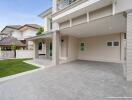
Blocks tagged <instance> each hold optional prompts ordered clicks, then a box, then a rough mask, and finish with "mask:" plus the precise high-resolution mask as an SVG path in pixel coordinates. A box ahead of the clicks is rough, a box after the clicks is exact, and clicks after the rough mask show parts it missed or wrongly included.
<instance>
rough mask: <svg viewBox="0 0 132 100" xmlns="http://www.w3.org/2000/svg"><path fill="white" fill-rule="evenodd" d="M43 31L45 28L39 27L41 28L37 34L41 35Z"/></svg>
mask: <svg viewBox="0 0 132 100" xmlns="http://www.w3.org/2000/svg"><path fill="white" fill-rule="evenodd" d="M43 32H44V29H43V28H39V29H38V30H37V33H36V35H41V34H42V33H43Z"/></svg>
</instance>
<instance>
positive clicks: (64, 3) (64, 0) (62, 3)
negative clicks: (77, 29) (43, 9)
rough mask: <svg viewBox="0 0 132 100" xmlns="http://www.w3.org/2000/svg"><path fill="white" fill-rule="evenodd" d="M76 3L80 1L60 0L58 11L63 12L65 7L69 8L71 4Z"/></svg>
mask: <svg viewBox="0 0 132 100" xmlns="http://www.w3.org/2000/svg"><path fill="white" fill-rule="evenodd" d="M75 1H78V0H59V1H58V4H57V7H58V10H61V9H63V8H65V7H67V6H69V5H70V4H72V3H74V2H75Z"/></svg>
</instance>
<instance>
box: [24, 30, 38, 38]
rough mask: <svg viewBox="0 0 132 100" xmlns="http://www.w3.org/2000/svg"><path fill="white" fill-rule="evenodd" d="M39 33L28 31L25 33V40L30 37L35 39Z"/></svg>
mask: <svg viewBox="0 0 132 100" xmlns="http://www.w3.org/2000/svg"><path fill="white" fill-rule="evenodd" d="M36 33H37V31H36V30H32V29H28V30H26V31H24V32H23V33H22V34H23V37H22V38H23V39H25V38H29V37H34V36H36Z"/></svg>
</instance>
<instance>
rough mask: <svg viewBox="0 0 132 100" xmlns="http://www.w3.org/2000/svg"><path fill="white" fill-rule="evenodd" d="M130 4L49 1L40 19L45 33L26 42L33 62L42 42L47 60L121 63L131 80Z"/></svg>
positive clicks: (123, 0) (127, 0)
mask: <svg viewBox="0 0 132 100" xmlns="http://www.w3.org/2000/svg"><path fill="white" fill-rule="evenodd" d="M131 5H132V2H130V0H52V8H50V9H48V10H46V11H44V12H43V13H42V14H40V15H39V16H40V17H41V18H43V19H44V20H45V23H46V25H45V27H46V28H45V33H44V34H42V35H39V36H35V37H32V38H28V40H29V41H33V43H34V59H37V58H39V53H38V52H39V50H38V45H39V42H41V41H42V42H43V44H45V48H46V51H45V52H46V57H47V59H52V62H53V64H55V65H56V64H60V63H61V61H64V62H70V61H74V60H89V61H100V62H110V63H120V64H122V66H123V69H124V76H125V77H126V79H127V80H132V27H131V26H132V7H131Z"/></svg>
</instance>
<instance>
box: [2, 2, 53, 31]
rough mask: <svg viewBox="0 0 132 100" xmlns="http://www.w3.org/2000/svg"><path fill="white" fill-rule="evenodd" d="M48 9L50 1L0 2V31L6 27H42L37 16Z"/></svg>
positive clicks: (40, 20)
mask: <svg viewBox="0 0 132 100" xmlns="http://www.w3.org/2000/svg"><path fill="white" fill-rule="evenodd" d="M50 7H51V0H0V30H1V29H2V28H3V27H5V26H7V25H24V24H39V25H44V20H42V19H41V18H39V17H38V15H39V14H40V13H42V12H43V11H45V10H47V9H48V8H50Z"/></svg>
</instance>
